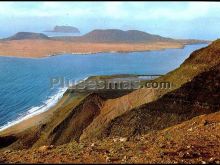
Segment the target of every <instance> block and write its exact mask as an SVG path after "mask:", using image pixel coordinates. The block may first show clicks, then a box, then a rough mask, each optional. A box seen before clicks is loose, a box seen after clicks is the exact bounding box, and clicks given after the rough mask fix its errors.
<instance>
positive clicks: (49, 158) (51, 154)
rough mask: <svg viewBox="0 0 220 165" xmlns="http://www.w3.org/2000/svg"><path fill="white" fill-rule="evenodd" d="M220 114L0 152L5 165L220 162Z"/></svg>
mask: <svg viewBox="0 0 220 165" xmlns="http://www.w3.org/2000/svg"><path fill="white" fill-rule="evenodd" d="M219 132H220V112H217V113H213V114H209V115H202V116H198V117H195V118H193V119H191V120H189V121H186V122H183V123H181V124H179V125H175V126H172V127H169V128H167V129H165V130H161V131H157V132H152V133H148V134H146V135H143V136H137V137H135V138H130V139H127V140H123V141H122V139H123V138H118V137H114V138H106V139H104V140H103V141H94V142H85V143H75V142H70V143H68V144H65V145H61V146H49V147H48V146H44V147H40V148H38V149H28V150H21V151H10V150H6V151H0V162H1V163H24V162H25V163H154V164H155V163H175V164H176V163H178V164H182V163H187V164H188V163H189V164H191V163H199V164H201V163H202V164H209V163H214V164H219V163H220V159H219V158H220V146H219V144H220V134H219Z"/></svg>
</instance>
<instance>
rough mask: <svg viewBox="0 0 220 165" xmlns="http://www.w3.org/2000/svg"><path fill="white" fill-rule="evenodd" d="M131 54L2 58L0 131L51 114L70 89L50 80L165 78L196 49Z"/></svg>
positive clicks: (0, 60)
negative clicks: (116, 76) (119, 76)
mask: <svg viewBox="0 0 220 165" xmlns="http://www.w3.org/2000/svg"><path fill="white" fill-rule="evenodd" d="M205 46H206V44H195V45H187V46H185V47H184V48H183V49H166V50H160V51H146V52H132V53H98V54H92V55H68V54H65V55H59V56H52V57H46V58H41V59H31V58H30V59H25V58H14V57H3V56H4V55H2V56H0V130H3V129H5V128H7V127H9V126H11V125H14V124H16V123H18V122H20V121H22V120H25V119H27V118H30V117H31V116H33V115H37V114H39V113H42V112H44V111H46V110H48V109H49V108H50V107H52V106H54V105H55V104H56V103H57V101H58V100H59V99H60V98H61V97H62V95H63V93H64V92H65V91H66V89H67V87H63V86H61V85H56V86H55V87H53V88H51V79H53V78H57V77H59V78H64V79H67V80H76V81H79V80H82V79H85V78H87V77H89V76H92V75H111V74H166V73H167V72H169V71H171V70H173V69H175V68H177V67H179V65H180V64H181V63H182V62H183V61H184V60H185V59H186V58H187V57H188V56H189V55H190V53H191V52H193V51H194V50H196V49H199V48H202V47H205Z"/></svg>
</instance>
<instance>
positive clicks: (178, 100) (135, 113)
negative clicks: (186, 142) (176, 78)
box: [101, 64, 220, 137]
mask: <svg viewBox="0 0 220 165" xmlns="http://www.w3.org/2000/svg"><path fill="white" fill-rule="evenodd" d="M219 100H220V64H218V65H217V66H215V67H214V68H212V69H211V70H210V71H207V72H204V73H201V74H199V75H198V76H196V77H195V78H194V79H193V80H192V81H191V82H188V83H186V84H184V85H183V86H182V87H181V88H178V89H177V90H175V91H173V92H170V93H167V94H165V95H164V96H163V97H161V98H160V99H158V100H156V101H154V102H151V103H149V104H145V105H142V106H141V107H139V108H135V109H133V110H132V111H130V112H128V113H125V114H124V115H122V116H119V117H118V118H115V119H114V120H113V121H112V122H111V123H110V124H109V125H108V128H106V129H105V131H103V132H102V136H101V137H105V136H126V137H127V136H128V137H130V136H133V135H137V134H144V133H147V132H149V131H155V130H159V129H164V128H166V127H169V126H172V125H175V124H178V123H180V122H182V121H185V120H188V119H191V118H192V117H195V116H198V115H201V114H208V113H213V112H216V111H218V110H219V109H220V102H219Z"/></svg>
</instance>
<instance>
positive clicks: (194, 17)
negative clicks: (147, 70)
mask: <svg viewBox="0 0 220 165" xmlns="http://www.w3.org/2000/svg"><path fill="white" fill-rule="evenodd" d="M0 22H1V28H0V35H1V36H4V35H9V34H12V33H15V32H18V31H36V32H41V31H44V30H49V29H52V28H53V26H55V25H72V26H76V27H78V28H79V29H80V30H81V31H82V33H86V32H89V31H91V30H93V29H107V28H118V29H123V30H128V29H137V30H143V31H146V32H149V33H154V34H160V35H163V36H167V37H174V38H196V39H216V38H220V30H219V27H220V3H219V2H42V1H41V2H0Z"/></svg>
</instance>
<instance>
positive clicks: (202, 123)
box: [0, 40, 220, 164]
mask: <svg viewBox="0 0 220 165" xmlns="http://www.w3.org/2000/svg"><path fill="white" fill-rule="evenodd" d="M99 79H102V77H99ZM165 80H166V81H169V82H171V83H172V84H173V85H172V88H171V89H154V88H141V89H138V90H135V91H124V93H120V92H119V91H117V90H111V91H108V92H106V91H105V92H103V91H94V92H91V91H89V92H86V91H84V92H81V93H77V92H76V91H75V90H74V89H72V90H71V89H70V90H68V91H67V92H66V93H65V95H64V97H66V99H65V100H64V101H63V102H62V104H60V105H59V106H57V107H56V109H55V110H54V111H53V114H52V115H51V116H50V118H48V119H47V120H45V121H43V122H40V123H39V124H37V125H35V126H32V127H29V128H27V129H25V130H21V131H19V132H14V133H13V131H10V129H9V130H6V131H5V132H1V133H0V147H1V151H0V152H1V154H0V161H1V162H14V163H21V162H25V163H26V162H30V163H49V162H50V163H63V162H67V163H70V162H71V163H83V162H84V163H95V162H97V163H110V162H113V163H125V162H127V163H143V162H144V163H157V162H158V163H203V164H205V163H216V164H219V163H220V162H219V161H220V146H219V145H220V133H219V132H220V115H219V110H220V103H219V100H220V40H217V41H215V42H213V43H212V44H210V45H209V46H207V47H205V48H202V49H200V50H197V51H195V52H193V53H192V54H191V55H190V57H189V58H188V59H187V60H186V61H185V62H184V63H183V64H182V65H181V66H180V67H179V68H178V69H176V70H174V71H172V72H170V73H168V74H167V75H165V76H163V77H160V78H158V79H156V80H154V81H158V82H161V81H165ZM144 83H146V81H143V82H142V84H144ZM18 127H19V126H18ZM11 130H13V128H11Z"/></svg>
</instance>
